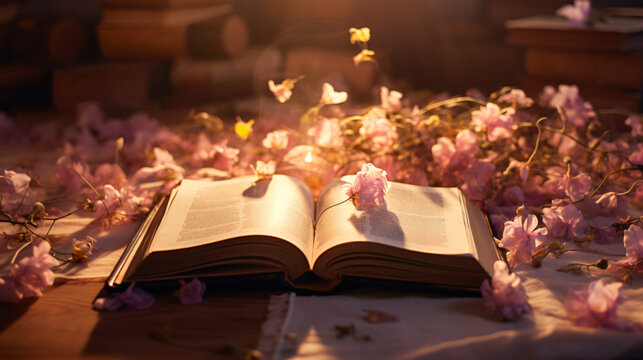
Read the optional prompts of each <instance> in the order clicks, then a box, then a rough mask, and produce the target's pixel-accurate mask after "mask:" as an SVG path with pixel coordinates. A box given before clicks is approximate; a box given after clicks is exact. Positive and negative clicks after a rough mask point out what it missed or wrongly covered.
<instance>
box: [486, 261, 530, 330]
mask: <svg viewBox="0 0 643 360" xmlns="http://www.w3.org/2000/svg"><path fill="white" fill-rule="evenodd" d="M480 290H481V291H482V298H483V302H484V305H485V307H486V308H487V309H488V310H489V311H491V312H493V313H496V314H500V315H501V316H502V318H503V319H504V320H516V319H518V318H520V317H521V316H522V315H523V314H525V313H527V312H529V311H530V310H531V306H529V303H528V302H527V294H526V293H525V289H524V288H523V287H522V284H521V281H520V278H519V277H518V276H517V275H516V274H515V273H512V274H509V268H508V267H507V264H505V262H504V261H501V260H498V261H496V262H495V263H494V264H493V278H492V279H491V283H489V280H488V279H486V280H485V281H484V282H483V283H482V286H481V287H480Z"/></svg>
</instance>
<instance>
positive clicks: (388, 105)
mask: <svg viewBox="0 0 643 360" xmlns="http://www.w3.org/2000/svg"><path fill="white" fill-rule="evenodd" d="M402 96H403V95H402V93H401V92H399V91H395V90H393V91H390V90H389V89H388V88H387V87H386V86H382V87H381V88H380V99H381V101H382V108H384V109H386V110H388V111H400V109H402V102H401V101H400V100H401V99H402Z"/></svg>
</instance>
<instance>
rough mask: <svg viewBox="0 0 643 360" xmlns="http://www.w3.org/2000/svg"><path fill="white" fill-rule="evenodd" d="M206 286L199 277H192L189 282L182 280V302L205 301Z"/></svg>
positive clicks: (180, 291) (180, 294)
mask: <svg viewBox="0 0 643 360" xmlns="http://www.w3.org/2000/svg"><path fill="white" fill-rule="evenodd" d="M205 288H206V287H205V283H204V282H203V281H201V280H199V279H197V278H194V279H192V281H190V282H189V283H185V281H181V289H179V298H180V300H181V304H184V305H191V304H198V303H200V302H201V301H203V294H205Z"/></svg>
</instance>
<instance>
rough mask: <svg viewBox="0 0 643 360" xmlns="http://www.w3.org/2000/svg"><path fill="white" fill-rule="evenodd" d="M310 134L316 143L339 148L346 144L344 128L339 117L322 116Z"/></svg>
mask: <svg viewBox="0 0 643 360" xmlns="http://www.w3.org/2000/svg"><path fill="white" fill-rule="evenodd" d="M308 135H310V136H312V137H313V139H314V141H315V145H317V146H321V147H326V148H333V149H336V148H339V147H341V146H342V145H343V144H344V140H343V139H342V128H341V126H340V125H339V121H337V119H327V118H321V119H320V120H319V121H317V124H316V125H315V127H314V128H312V129H310V130H309V132H308Z"/></svg>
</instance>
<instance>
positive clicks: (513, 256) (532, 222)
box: [498, 214, 549, 267]
mask: <svg viewBox="0 0 643 360" xmlns="http://www.w3.org/2000/svg"><path fill="white" fill-rule="evenodd" d="M546 235H547V228H544V227H541V228H538V218H537V217H536V215H533V214H529V215H527V217H526V218H525V219H523V217H522V215H517V216H516V217H515V218H514V219H513V221H507V222H505V225H504V231H503V233H502V240H501V241H500V243H498V245H499V246H500V247H502V248H504V249H506V250H508V251H509V253H508V254H507V258H508V260H509V265H511V266H512V267H513V266H516V265H518V264H520V263H528V262H531V256H532V255H533V254H534V253H535V252H536V251H537V250H538V249H539V248H540V247H541V246H543V245H545V244H548V243H549V239H547V236H546Z"/></svg>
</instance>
